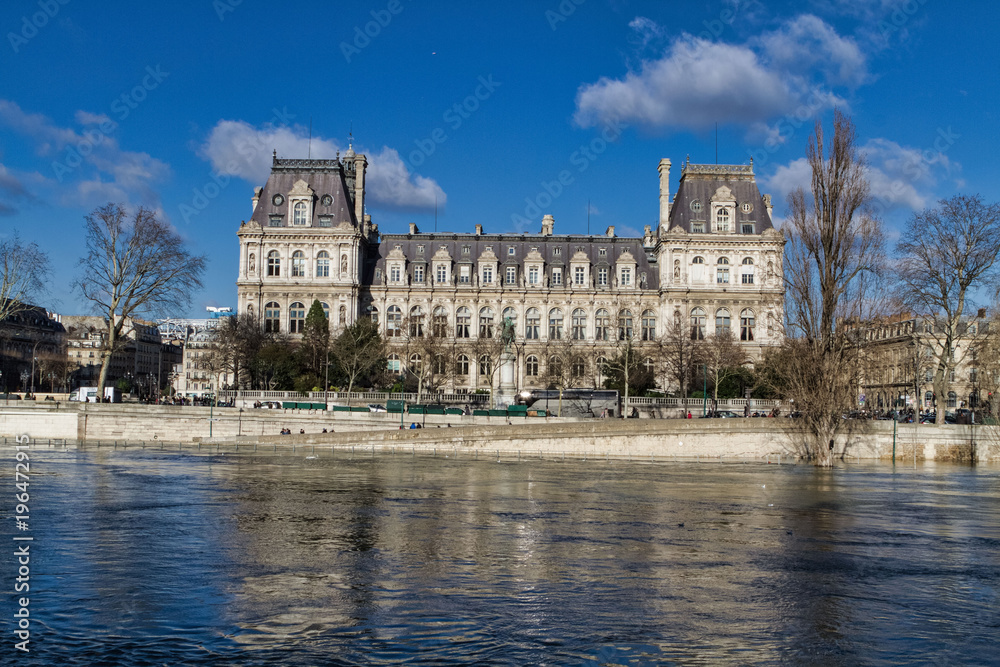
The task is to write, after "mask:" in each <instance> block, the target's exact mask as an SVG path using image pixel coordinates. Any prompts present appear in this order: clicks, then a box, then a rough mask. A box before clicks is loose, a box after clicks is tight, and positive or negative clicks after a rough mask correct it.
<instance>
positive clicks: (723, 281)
mask: <svg viewBox="0 0 1000 667" xmlns="http://www.w3.org/2000/svg"><path fill="white" fill-rule="evenodd" d="M715 282H716V283H718V284H719V285H728V284H729V260H728V259H726V258H725V257H720V258H719V262H718V266H717V267H716V269H715Z"/></svg>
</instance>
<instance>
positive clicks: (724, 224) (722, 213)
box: [715, 208, 729, 232]
mask: <svg viewBox="0 0 1000 667" xmlns="http://www.w3.org/2000/svg"><path fill="white" fill-rule="evenodd" d="M715 228H716V229H717V230H718V231H720V232H728V231H729V209H728V208H720V209H719V210H718V211H716V212H715Z"/></svg>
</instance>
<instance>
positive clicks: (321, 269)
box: [316, 250, 330, 278]
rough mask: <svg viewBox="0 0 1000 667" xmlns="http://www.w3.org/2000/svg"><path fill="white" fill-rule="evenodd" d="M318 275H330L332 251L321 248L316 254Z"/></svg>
mask: <svg viewBox="0 0 1000 667" xmlns="http://www.w3.org/2000/svg"><path fill="white" fill-rule="evenodd" d="M316 277H317V278H329V277H330V253H328V252H327V251H326V250H320V251H319V253H318V254H317V255H316Z"/></svg>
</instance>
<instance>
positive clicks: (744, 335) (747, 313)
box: [740, 308, 755, 341]
mask: <svg viewBox="0 0 1000 667" xmlns="http://www.w3.org/2000/svg"><path fill="white" fill-rule="evenodd" d="M754 325H755V320H754V314H753V311H752V310H750V309H749V308H744V309H743V311H742V312H741V313H740V340H747V341H749V340H753V339H754V331H753V330H754Z"/></svg>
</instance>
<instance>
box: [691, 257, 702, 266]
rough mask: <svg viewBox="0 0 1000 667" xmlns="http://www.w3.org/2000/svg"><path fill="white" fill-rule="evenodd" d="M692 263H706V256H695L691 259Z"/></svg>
mask: <svg viewBox="0 0 1000 667" xmlns="http://www.w3.org/2000/svg"><path fill="white" fill-rule="evenodd" d="M691 263H692V264H704V263H705V258H704V257H695V258H694V259H692V260H691Z"/></svg>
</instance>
